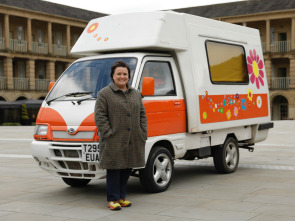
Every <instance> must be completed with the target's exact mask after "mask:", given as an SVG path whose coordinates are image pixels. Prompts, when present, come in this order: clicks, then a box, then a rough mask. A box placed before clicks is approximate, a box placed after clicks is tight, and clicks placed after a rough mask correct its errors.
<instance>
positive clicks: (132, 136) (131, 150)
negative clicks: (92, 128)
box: [95, 83, 147, 169]
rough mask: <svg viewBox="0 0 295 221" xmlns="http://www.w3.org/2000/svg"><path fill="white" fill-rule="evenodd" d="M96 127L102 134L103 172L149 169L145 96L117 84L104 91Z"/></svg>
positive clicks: (98, 101)
mask: <svg viewBox="0 0 295 221" xmlns="http://www.w3.org/2000/svg"><path fill="white" fill-rule="evenodd" d="M95 124H96V126H97V127H98V130H99V132H100V136H99V143H100V144H99V146H100V154H99V156H100V168H102V169H126V168H134V167H143V166H144V165H145V158H144V152H145V142H146V139H147V122H146V114H145V109H144V106H143V104H142V100H141V95H140V94H139V92H138V91H136V90H135V89H133V88H130V87H129V86H128V90H127V91H125V92H123V91H122V90H120V89H119V88H118V87H117V86H116V85H115V84H114V83H111V84H110V85H109V86H107V87H105V88H104V89H102V90H101V91H100V92H99V93H98V96H97V100H96V104H95Z"/></svg>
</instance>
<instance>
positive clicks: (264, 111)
mask: <svg viewBox="0 0 295 221" xmlns="http://www.w3.org/2000/svg"><path fill="white" fill-rule="evenodd" d="M199 104H200V119H201V123H202V124H206V123H216V122H224V121H232V120H243V119H249V118H257V117H267V116H268V95H267V94H252V95H251V97H249V96H248V95H247V94H237V95H234V94H231V95H208V94H207V95H203V96H201V95H200V96H199Z"/></svg>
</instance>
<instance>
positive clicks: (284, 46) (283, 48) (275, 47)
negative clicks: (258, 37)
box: [261, 41, 291, 53]
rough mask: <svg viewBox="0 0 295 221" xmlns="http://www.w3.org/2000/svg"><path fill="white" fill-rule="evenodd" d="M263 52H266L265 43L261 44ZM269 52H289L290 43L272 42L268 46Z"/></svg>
mask: <svg viewBox="0 0 295 221" xmlns="http://www.w3.org/2000/svg"><path fill="white" fill-rule="evenodd" d="M261 46H262V50H263V52H266V43H265V42H261ZM270 51H271V52H273V53H284V52H290V51H291V41H274V42H272V43H271V44H270Z"/></svg>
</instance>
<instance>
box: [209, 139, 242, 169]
mask: <svg viewBox="0 0 295 221" xmlns="http://www.w3.org/2000/svg"><path fill="white" fill-rule="evenodd" d="M213 159H214V166H215V168H216V170H217V171H218V172H220V173H233V172H235V171H236V170H237V168H238V164H239V146H238V142H237V140H236V139H235V138H233V137H228V138H227V139H226V140H225V142H224V144H223V145H222V146H221V147H219V148H216V149H215V150H214V155H213Z"/></svg>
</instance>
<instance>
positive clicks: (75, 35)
mask: <svg viewBox="0 0 295 221" xmlns="http://www.w3.org/2000/svg"><path fill="white" fill-rule="evenodd" d="M78 39H79V35H77V34H74V36H73V43H74V44H76V42H77V41H78ZM74 44H73V45H74Z"/></svg>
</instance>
